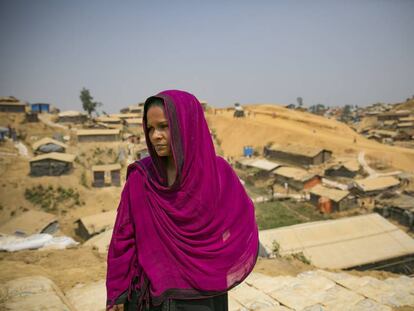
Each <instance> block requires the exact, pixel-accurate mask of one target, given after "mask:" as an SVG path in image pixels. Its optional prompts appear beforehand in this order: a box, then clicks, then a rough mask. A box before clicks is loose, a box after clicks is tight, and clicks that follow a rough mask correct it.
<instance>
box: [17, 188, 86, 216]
mask: <svg viewBox="0 0 414 311" xmlns="http://www.w3.org/2000/svg"><path fill="white" fill-rule="evenodd" d="M24 197H25V198H26V200H28V201H29V202H31V203H32V204H34V205H37V206H40V207H41V208H42V209H43V210H45V211H46V212H51V211H56V210H58V207H60V206H61V205H63V206H65V207H74V206H81V205H84V204H85V202H82V201H81V200H80V195H79V192H78V191H76V190H75V189H73V188H64V187H61V186H58V187H57V188H54V187H53V186H52V185H49V186H48V187H43V186H42V185H37V186H33V187H32V188H26V190H25V192H24Z"/></svg>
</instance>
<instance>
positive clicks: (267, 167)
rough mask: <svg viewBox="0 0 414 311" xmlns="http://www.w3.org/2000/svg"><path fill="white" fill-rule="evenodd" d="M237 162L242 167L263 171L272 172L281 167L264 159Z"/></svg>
mask: <svg viewBox="0 0 414 311" xmlns="http://www.w3.org/2000/svg"><path fill="white" fill-rule="evenodd" d="M238 162H239V163H240V164H242V165H245V166H250V167H254V168H258V169H260V170H264V171H272V170H274V169H275V168H278V167H280V166H281V164H278V163H275V162H271V161H268V160H266V159H252V158H243V159H240V160H238Z"/></svg>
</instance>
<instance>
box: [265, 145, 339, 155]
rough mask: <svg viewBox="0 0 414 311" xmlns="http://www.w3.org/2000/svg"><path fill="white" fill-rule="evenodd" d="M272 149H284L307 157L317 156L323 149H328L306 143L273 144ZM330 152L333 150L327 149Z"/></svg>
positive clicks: (286, 151) (283, 150)
mask: <svg viewBox="0 0 414 311" xmlns="http://www.w3.org/2000/svg"><path fill="white" fill-rule="evenodd" d="M269 149H270V150H276V151H282V152H285V153H290V154H299V155H303V156H307V157H315V156H317V155H318V154H319V153H321V152H322V151H324V150H326V149H324V148H320V147H309V146H304V145H277V144H273V145H272V146H270V148H269ZM326 151H328V152H331V151H329V150H326Z"/></svg>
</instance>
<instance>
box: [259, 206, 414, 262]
mask: <svg viewBox="0 0 414 311" xmlns="http://www.w3.org/2000/svg"><path fill="white" fill-rule="evenodd" d="M259 237H260V242H261V244H262V245H263V246H264V248H265V249H266V252H267V253H268V254H271V252H272V249H273V241H276V242H277V243H278V244H279V246H280V254H281V255H287V254H292V253H298V252H303V253H304V255H305V256H306V258H308V259H309V260H310V261H311V263H312V265H314V266H316V267H319V268H328V269H346V268H351V267H355V266H358V265H363V264H368V263H373V262H378V261H382V260H387V259H391V258H396V257H400V256H404V255H409V254H414V240H413V239H412V238H411V237H410V236H408V235H407V234H406V233H405V232H403V231H402V230H400V229H399V228H398V227H396V226H395V225H393V224H391V223H390V222H389V221H387V220H386V219H385V218H383V217H381V216H380V215H378V214H369V215H362V216H355V217H348V218H341V219H335V220H326V221H317V222H311V223H304V224H299V225H294V226H288V227H283V228H278V229H270V230H262V231H260V232H259Z"/></svg>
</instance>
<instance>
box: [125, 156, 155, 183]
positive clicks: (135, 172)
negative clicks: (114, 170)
mask: <svg viewBox="0 0 414 311" xmlns="http://www.w3.org/2000/svg"><path fill="white" fill-rule="evenodd" d="M150 163H151V158H150V157H145V158H143V159H141V160H138V161H135V162H132V163H131V164H129V165H128V168H127V174H126V178H127V179H128V178H129V177H132V176H135V177H134V178H136V177H138V176H142V175H143V172H144V171H146V170H148V168H149V166H150Z"/></svg>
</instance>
